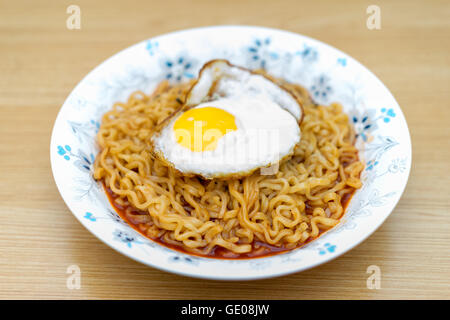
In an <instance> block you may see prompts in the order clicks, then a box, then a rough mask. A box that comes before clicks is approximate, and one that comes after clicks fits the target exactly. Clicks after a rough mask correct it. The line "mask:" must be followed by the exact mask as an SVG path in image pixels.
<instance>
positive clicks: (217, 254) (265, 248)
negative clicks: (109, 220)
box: [103, 184, 355, 259]
mask: <svg viewBox="0 0 450 320" xmlns="http://www.w3.org/2000/svg"><path fill="white" fill-rule="evenodd" d="M103 187H104V189H105V190H106V194H107V196H108V199H109V202H110V203H111V205H112V207H113V208H114V209H115V210H116V212H117V214H118V215H119V216H120V217H121V218H122V219H123V220H124V221H126V222H127V223H128V224H129V225H130V226H131V227H132V228H133V229H135V230H136V231H137V232H139V233H140V234H142V235H143V236H144V237H146V238H149V239H151V240H153V241H155V242H157V243H159V244H161V245H164V246H166V247H169V248H171V249H173V250H177V251H181V252H183V253H188V254H193V255H197V256H204V257H205V256H206V257H208V258H217V259H250V258H260V257H267V256H272V255H275V254H279V253H282V252H286V251H290V250H292V249H295V248H299V247H302V246H304V245H305V244H307V243H309V242H310V241H311V240H313V239H312V238H309V239H307V240H306V241H305V242H303V243H301V244H299V245H297V246H296V247H294V248H285V247H277V246H273V245H270V244H267V243H264V242H261V241H254V242H253V243H252V247H253V249H252V250H251V251H250V252H247V253H234V252H231V251H230V250H228V249H225V248H223V247H220V246H216V247H214V248H213V250H211V252H210V253H209V254H208V255H200V254H196V253H192V252H189V251H187V250H186V249H185V248H184V247H182V246H181V245H180V246H178V245H174V244H172V243H168V242H167V241H165V240H164V239H163V237H159V238H151V237H149V236H148V235H146V234H145V232H143V231H142V230H141V229H140V228H139V224H136V223H133V222H132V221H130V219H129V218H128V217H127V214H126V212H127V211H128V212H130V211H131V212H132V213H133V214H143V215H144V214H145V215H146V214H147V213H146V212H145V211H141V210H138V209H135V208H132V207H131V206H129V207H127V206H122V205H119V204H117V203H116V202H115V201H114V200H115V199H116V198H117V197H118V196H117V195H116V194H115V193H114V192H112V190H111V189H110V188H108V187H106V186H105V184H103ZM354 193H355V190H353V192H351V193H346V194H345V195H344V196H343V197H342V198H341V205H342V207H343V209H344V212H345V210H346V208H347V206H348V204H349V203H350V200H351V198H352V196H353V194H354ZM305 210H306V212H307V213H308V214H312V207H311V206H309V205H308V203H306V209H305ZM323 233H324V232H321V233H320V234H319V236H321V235H322V234H323ZM314 239H317V238H314ZM238 244H239V243H238Z"/></svg>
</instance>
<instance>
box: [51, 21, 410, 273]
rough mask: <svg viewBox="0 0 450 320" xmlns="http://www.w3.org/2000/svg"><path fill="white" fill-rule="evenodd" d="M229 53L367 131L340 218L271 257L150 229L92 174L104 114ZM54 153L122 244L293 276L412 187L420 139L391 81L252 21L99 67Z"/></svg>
mask: <svg viewBox="0 0 450 320" xmlns="http://www.w3.org/2000/svg"><path fill="white" fill-rule="evenodd" d="M217 58H225V59H228V60H230V61H231V62H232V63H234V64H237V65H242V66H245V67H247V68H251V69H258V68H264V69H266V70H267V71H268V72H269V73H270V74H272V75H274V76H278V77H283V78H285V79H286V80H288V81H292V82H296V83H299V84H301V85H303V86H304V87H306V88H307V89H308V90H309V91H310V93H311V95H312V97H313V99H314V100H315V101H316V102H318V103H321V104H330V103H331V102H340V103H341V104H342V105H343V106H344V110H345V111H346V112H347V113H348V114H349V115H350V120H351V122H352V123H353V124H354V126H355V129H356V132H357V134H358V139H357V143H356V145H357V147H358V149H359V153H360V157H361V158H362V159H363V160H364V161H365V163H366V167H365V170H364V171H363V172H362V174H361V178H362V180H363V187H362V188H361V189H359V190H357V192H356V193H355V194H354V196H353V198H352V200H351V202H350V204H349V205H348V207H347V210H346V213H345V215H344V216H343V218H342V219H341V222H340V223H339V224H338V225H337V226H336V227H335V228H333V229H331V230H330V231H327V232H325V233H324V234H323V235H321V236H320V237H319V238H318V239H316V240H314V241H312V242H310V243H309V244H307V245H305V246H303V247H301V248H298V249H295V250H292V251H289V252H287V253H283V254H278V255H275V256H270V257H263V258H253V259H238V260H227V259H213V258H204V257H198V256H194V255H189V254H185V253H182V252H179V251H176V250H173V249H170V248H167V247H164V246H162V245H160V244H158V243H156V242H154V241H152V240H150V239H148V238H145V237H143V236H142V235H141V234H139V233H138V232H136V231H135V230H134V229H133V228H131V227H130V226H128V225H127V224H126V223H125V222H124V221H123V220H122V219H121V218H120V217H119V216H118V215H117V213H116V212H115V211H114V209H113V208H112V207H111V205H110V203H109V201H108V199H107V197H106V195H105V192H104V190H103V188H102V186H101V184H99V183H97V182H96V181H95V180H94V179H93V178H92V173H93V163H94V159H95V156H96V154H97V152H98V146H97V143H96V133H97V131H98V129H99V126H100V121H101V116H102V114H103V113H105V112H106V111H107V110H109V109H110V108H111V107H112V105H113V103H115V102H117V101H126V99H127V98H128V96H129V95H130V93H132V92H133V91H135V90H143V91H144V92H151V91H152V90H153V89H154V88H155V87H156V85H157V84H158V83H159V82H160V81H162V80H163V79H168V80H169V81H170V82H172V83H179V82H182V81H187V80H189V79H192V78H194V77H196V76H197V73H198V71H199V68H200V67H201V66H202V65H203V63H204V62H206V61H208V60H211V59H217ZM50 157H51V164H52V170H53V175H54V178H55V181H56V185H57V186H58V189H59V192H60V193H61V196H62V198H63V199H64V201H65V202H66V204H67V206H68V207H69V208H70V210H71V211H72V213H73V214H74V215H75V217H76V218H77V219H78V220H79V221H80V222H81V224H82V225H83V226H85V227H86V229H88V230H89V231H90V232H92V233H93V234H94V235H95V236H96V237H97V238H99V239H100V240H102V241H103V242H104V243H106V244H107V245H109V246H110V247H111V248H113V249H115V250H117V251H118V252H120V253H122V254H124V255H126V256H128V257H130V258H132V259H134V260H136V261H139V262H142V263H144V264H146V265H148V266H151V267H155V268H158V269H161V270H165V271H168V272H173V273H177V274H181V275H185V276H191V277H198V278H208V279H220V280H249V279H260V278H268V277H274V276H280V275H285V274H289V273H293V272H299V271H302V270H306V269H309V268H312V267H315V266H317V265H320V264H322V263H325V262H327V261H330V260H332V259H334V258H336V257H338V256H340V255H342V254H343V253H345V252H347V251H349V250H350V249H352V248H353V247H355V246H356V245H358V244H359V243H361V242H362V241H364V240H365V239H366V238H367V237H368V236H370V235H371V234H372V233H373V232H374V231H375V230H376V229H377V228H378V227H379V226H380V225H381V224H382V223H383V222H384V220H385V219H386V218H387V217H388V216H389V215H390V214H391V212H392V210H393V209H394V207H395V205H396V204H397V202H398V201H399V199H400V196H401V195H402V192H403V190H404V188H405V186H406V183H407V180H408V176H409V171H410V167H411V141H410V136H409V131H408V126H407V124H406V121H405V118H404V116H403V113H402V111H401V109H400V107H399V105H398V104H397V102H396V101H395V99H394V97H393V96H392V94H391V93H390V92H389V90H388V89H387V88H386V87H385V86H384V85H383V83H382V82H381V81H380V80H379V79H378V78H377V77H376V76H375V75H374V74H373V73H372V72H370V71H369V70H368V69H367V68H365V67H364V66H362V65H361V64H360V63H358V62H357V61H356V60H355V59H353V58H351V57H350V56H349V55H347V54H345V53H343V52H342V51H339V50H337V49H335V48H333V47H331V46H329V45H327V44H324V43H322V42H320V41H317V40H314V39H311V38H309V37H305V36H302V35H299V34H295V33H291V32H287V31H282V30H276V29H269V28H263V27H253V26H215V27H205V28H197V29H190V30H183V31H178V32H174V33H170V34H166V35H162V36H159V37H155V38H151V39H148V40H145V41H142V42H140V43H138V44H136V45H133V46H131V47H129V48H127V49H125V50H123V51H121V52H119V53H117V54H115V55H114V56H112V57H111V58H109V59H107V60H106V61H105V62H103V63H102V64H100V65H99V66H98V67H96V68H95V69H94V70H93V71H91V72H90V73H89V74H88V75H87V76H86V77H85V78H84V79H83V80H82V81H81V82H80V83H79V84H78V85H77V86H76V87H75V89H74V90H73V91H72V92H71V93H70V95H69V96H68V98H67V100H66V101H65V102H64V105H63V106H62V108H61V110H60V112H59V114H58V117H57V119H56V121H55V125H54V128H53V133H52V137H51V147H50Z"/></svg>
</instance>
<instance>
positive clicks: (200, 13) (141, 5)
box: [0, 0, 450, 299]
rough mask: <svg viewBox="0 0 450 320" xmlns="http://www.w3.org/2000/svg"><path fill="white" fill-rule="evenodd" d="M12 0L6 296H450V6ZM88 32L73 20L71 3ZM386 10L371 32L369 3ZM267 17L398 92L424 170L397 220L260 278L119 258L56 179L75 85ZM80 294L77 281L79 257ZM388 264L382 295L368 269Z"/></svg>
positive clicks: (2, 205)
mask: <svg viewBox="0 0 450 320" xmlns="http://www.w3.org/2000/svg"><path fill="white" fill-rule="evenodd" d="M263 2H264V1H260V0H255V1H208V0H204V1H185V0H180V1H172V0H164V1H149V0H143V1H137V0H127V1H119V2H113V1H98V0H97V1H72V0H70V1H50V0H48V1H42V0H39V1H38V0H36V1H28V2H26V1H18V0H15V1H6V0H2V1H0V150H1V151H0V155H1V156H0V298H3V299H10V298H32V299H35V298H44V299H47V298H58V299H59V298H63V299H71V298H83V299H84V298H89V299H91V298H100V299H103V298H113V299H131V298H138V299H140V298H152V299H153V298H160V299H171V298H179V299H182V298H193V299H199V298H215V299H223V298H239V299H241V298H242V299H245V298H270V299H272V298H278V299H288V298H290V299H304V298H312V299H323V298H326V299H343V298H350V299H356V298H363V299H369V298H374V299H397V298H407V299H415V298H438V299H439V298H447V299H449V298H450V210H449V207H450V200H449V199H450V196H449V194H450V188H449V186H450V160H449V159H450V144H449V137H450V129H449V128H450V116H449V115H450V102H449V101H450V93H449V92H450V91H449V83H450V54H449V51H450V41H449V37H450V2H449V1H395V2H394V1H331V0H330V1H307V2H304V3H300V1H299V0H292V1H271V2H270V3H263ZM75 3H76V4H77V5H79V6H80V8H81V29H80V30H69V29H67V27H66V19H67V17H68V14H67V13H66V9H67V7H68V6H69V5H71V4H75ZM371 4H377V5H379V6H380V8H381V29H380V30H368V29H367V27H366V19H367V17H368V15H367V14H366V8H367V7H368V6H369V5H371ZM213 24H249V25H263V26H268V27H275V28H281V29H286V30H290V31H294V32H298V33H301V34H304V35H308V36H311V37H313V38H317V39H320V40H322V41H324V42H326V43H329V44H331V45H333V46H335V47H337V48H339V49H342V50H343V51H345V52H347V53H349V54H350V55H351V56H353V57H355V58H356V59H357V60H359V61H361V62H362V63H363V64H364V65H366V66H367V67H368V68H369V69H370V70H372V71H373V72H374V73H375V74H376V75H377V76H379V78H380V79H381V80H382V81H383V82H384V83H385V84H386V85H387V87H388V88H389V89H390V90H391V91H392V92H393V94H394V95H395V97H396V99H397V100H398V102H399V104H400V105H401V107H402V109H403V111H404V113H405V116H406V119H407V121H408V124H409V128H410V131H411V137H412V142H413V168H412V171H411V176H410V179H409V183H408V186H407V188H406V191H405V193H404V195H403V197H402V199H401V201H400V203H399V204H398V206H397V208H396V209H395V211H394V213H393V214H392V215H391V216H390V218H389V219H388V220H387V221H386V222H385V223H384V224H383V226H382V227H381V228H380V229H379V230H378V231H377V232H376V233H375V234H373V235H372V236H371V237H370V238H369V239H368V240H366V241H365V242H364V243H363V244H361V245H360V246H358V247H357V248H356V249H354V250H352V251H351V252H348V253H347V254H345V255H344V256H342V257H340V258H338V259H336V260H334V261H332V262H330V263H328V264H325V265H322V266H320V267H317V268H315V269H312V270H309V271H305V272H302V273H298V274H294V275H290V276H285V277H281V278H276V279H269V280H261V281H250V282H219V281H205V280H196V279H190V278H185V277H181V276H177V275H172V274H169V273H165V272H162V271H158V270H155V269H152V268H149V267H146V266H144V265H142V264H139V263H137V262H135V261H132V260H130V259H128V258H126V257H125V256H122V255H120V254H119V253H117V252H115V251H114V250H112V249H111V248H109V247H108V246H106V245H104V244H103V243H102V242H101V241H99V240H98V239H97V238H95V237H94V236H93V235H92V234H91V233H89V232H88V231H87V230H86V229H84V228H83V227H82V226H81V225H80V223H78V222H77V221H76V219H75V218H74V216H73V215H72V214H71V213H70V211H69V210H68V208H67V207H66V205H65V204H64V202H63V200H62V199H61V197H60V195H59V193H58V191H57V189H56V186H55V183H54V181H53V177H52V173H51V169H50V160H49V144H50V134H51V130H52V126H53V122H54V120H55V117H56V114H57V112H58V110H59V108H60V106H61V105H62V103H63V102H64V100H65V98H66V97H67V95H68V94H69V92H70V91H71V90H72V88H73V87H74V86H75V85H76V84H77V83H78V82H79V81H80V80H81V79H82V77H83V76H84V75H85V74H86V73H87V72H89V71H90V70H91V69H92V68H94V67H95V66H96V65H98V64H99V63H100V62H102V61H103V60H104V59H106V58H107V57H109V56H111V55H112V54H114V53H116V52H117V51H119V50H121V49H123V48H125V47H128V46H129V45H131V44H134V43H136V42H138V41H141V40H143V39H146V38H149V37H152V36H156V35H159V34H162V33H166V32H170V31H174V30H178V29H184V28H190V27H195V26H206V25H213ZM73 264H76V265H79V266H80V268H81V289H79V290H70V289H68V288H67V286H66V280H67V276H68V275H67V274H66V270H67V268H68V266H70V265H73ZM369 265H378V266H379V267H380V268H381V275H382V278H381V289H379V290H369V289H368V288H367V286H366V280H367V277H368V276H369V275H368V274H367V273H366V269H367V267H368V266H369Z"/></svg>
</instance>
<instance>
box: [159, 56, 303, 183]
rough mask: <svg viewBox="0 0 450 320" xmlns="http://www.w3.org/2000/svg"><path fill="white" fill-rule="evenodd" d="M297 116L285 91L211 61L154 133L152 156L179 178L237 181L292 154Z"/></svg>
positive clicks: (296, 139)
mask: <svg viewBox="0 0 450 320" xmlns="http://www.w3.org/2000/svg"><path fill="white" fill-rule="evenodd" d="M302 116H303V110H302V107H301V104H300V102H299V101H298V100H297V99H296V98H295V96H294V95H293V94H291V93H290V92H289V91H288V90H286V89H285V88H283V87H281V86H279V85H277V84H275V83H274V82H272V81H271V80H269V79H268V78H266V77H264V76H263V75H260V74H256V73H253V72H251V71H249V70H247V69H244V68H241V67H237V66H234V65H232V64H230V63H229V62H228V61H226V60H212V61H210V62H208V63H206V64H205V65H204V66H203V68H202V69H201V71H200V74H199V78H198V80H197V81H196V82H195V83H194V84H193V86H192V87H191V89H190V90H189V92H188V94H187V95H186V97H185V103H184V105H183V106H182V107H181V108H180V109H179V110H177V111H176V112H174V113H173V114H172V115H171V116H169V117H168V118H167V119H166V120H165V121H163V122H162V123H161V124H160V125H159V126H158V127H157V128H156V130H155V133H154V134H153V136H152V145H153V153H154V154H155V155H156V156H157V157H158V158H159V159H161V160H163V161H165V162H166V163H168V164H169V165H171V166H172V167H174V168H175V169H176V170H178V171H179V172H181V173H183V174H185V175H200V176H202V177H203V178H207V179H211V178H227V177H243V176H246V175H249V174H251V173H252V172H254V171H255V170H257V169H259V168H264V167H268V166H271V165H274V164H277V163H278V162H279V161H280V160H281V159H283V158H286V157H288V156H289V155H291V154H292V153H293V150H294V147H295V145H296V144H297V143H298V142H299V141H300V138H301V132H300V122H301V119H302Z"/></svg>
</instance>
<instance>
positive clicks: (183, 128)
mask: <svg viewBox="0 0 450 320" xmlns="http://www.w3.org/2000/svg"><path fill="white" fill-rule="evenodd" d="M173 130H174V133H175V139H176V141H177V143H178V144H180V145H181V146H183V147H185V148H188V149H190V150H192V151H194V152H202V151H211V150H214V149H215V148H216V147H217V142H218V141H219V139H220V138H222V137H223V136H224V135H225V134H227V133H228V132H231V131H235V130H237V126H236V121H235V118H234V116H233V115H232V114H230V113H228V112H226V111H225V110H222V109H219V108H215V107H203V108H195V109H190V110H188V111H186V112H185V113H183V114H182V115H181V116H180V117H179V118H178V119H177V120H176V121H175V123H174V126H173Z"/></svg>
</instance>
